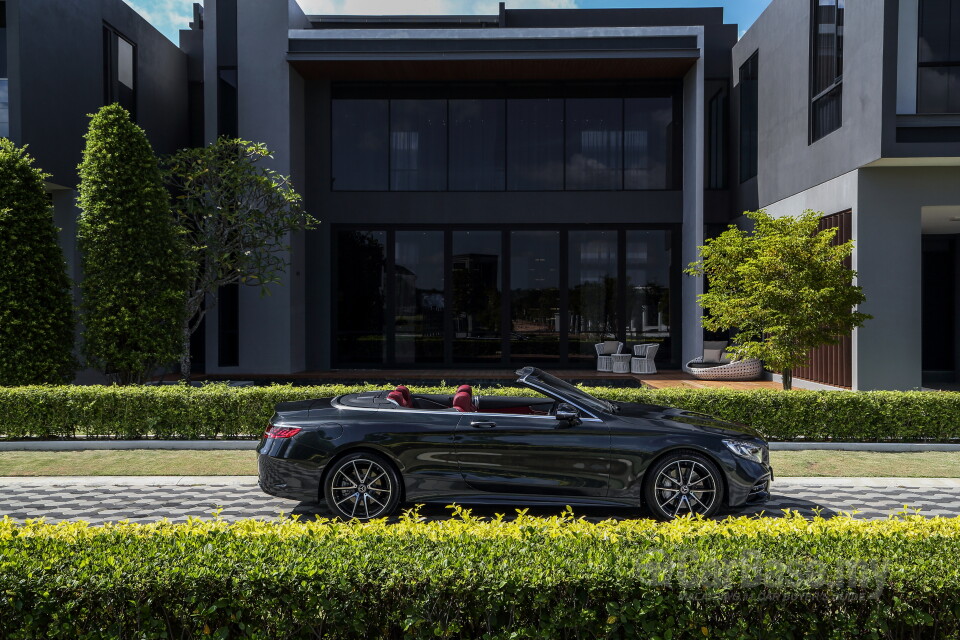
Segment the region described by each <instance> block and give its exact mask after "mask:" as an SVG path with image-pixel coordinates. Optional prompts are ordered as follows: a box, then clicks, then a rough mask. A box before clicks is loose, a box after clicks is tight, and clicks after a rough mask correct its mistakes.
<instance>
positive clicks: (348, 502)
mask: <svg viewBox="0 0 960 640" xmlns="http://www.w3.org/2000/svg"><path fill="white" fill-rule="evenodd" d="M323 494H324V498H325V499H326V501H327V506H329V507H330V510H331V511H333V513H334V514H335V515H336V516H339V517H341V518H348V519H352V518H356V519H358V520H371V519H373V518H382V517H385V516H388V515H390V514H391V513H393V512H394V511H395V510H396V508H397V505H398V504H399V502H400V476H399V474H398V473H397V472H396V470H395V469H394V468H393V465H392V464H391V463H390V462H389V461H387V460H386V459H384V458H383V457H382V456H379V455H377V454H375V453H367V452H362V453H351V454H350V455H347V456H345V457H343V458H341V459H340V460H338V461H337V462H335V463H334V466H333V467H332V468H331V469H330V472H329V473H328V474H327V476H326V480H325V481H324V485H323Z"/></svg>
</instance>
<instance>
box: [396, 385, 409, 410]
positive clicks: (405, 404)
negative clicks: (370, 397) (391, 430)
mask: <svg viewBox="0 0 960 640" xmlns="http://www.w3.org/2000/svg"><path fill="white" fill-rule="evenodd" d="M395 393H399V394H400V396H401V397H402V398H403V401H402V402H401V403H400V406H401V407H408V408H412V407H413V396H411V395H410V389H407V388H406V387H405V386H403V385H402V384H401V385H400V386H398V387H397V389H396V391H395Z"/></svg>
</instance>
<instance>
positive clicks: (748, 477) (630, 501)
mask: <svg viewBox="0 0 960 640" xmlns="http://www.w3.org/2000/svg"><path fill="white" fill-rule="evenodd" d="M517 376H518V380H517V382H518V383H519V384H520V385H522V386H525V387H527V388H529V389H532V390H534V391H535V392H537V393H538V394H539V397H519V396H515V397H510V396H499V395H498V396H482V397H481V395H480V394H479V393H475V392H474V390H473V387H471V386H469V385H462V386H460V387H459V388H458V389H457V392H456V393H454V394H448V395H428V394H414V393H411V392H410V391H409V389H407V387H405V386H400V387H397V388H396V389H395V390H392V391H368V392H363V393H352V394H345V395H341V396H337V397H335V398H322V399H317V400H304V401H298V402H283V403H280V404H279V405H277V407H276V413H275V414H274V416H273V419H272V420H271V422H270V425H269V426H268V428H267V430H266V433H264V436H263V438H262V439H261V441H260V444H259V446H258V447H257V452H258V466H259V481H260V487H261V488H262V489H263V491H265V492H266V493H268V494H271V495H274V496H279V497H282V498H291V499H294V500H300V501H304V502H318V501H325V502H326V504H327V505H328V506H329V508H330V509H331V510H332V511H333V513H334V514H335V515H336V516H338V517H341V518H357V519H361V520H369V519H372V518H381V517H385V516H388V515H390V514H393V513H395V512H396V511H397V510H398V509H399V507H400V505H401V504H403V503H440V504H451V503H457V504H465V505H466V504H472V505H503V506H517V507H527V506H550V505H556V506H564V505H571V506H594V507H596V506H611V507H613V506H619V507H640V506H643V505H646V507H647V508H648V509H649V510H650V511H651V512H652V514H653V516H654V517H656V518H660V519H670V518H674V517H677V516H682V515H685V514H700V515H703V516H711V515H714V514H716V513H717V512H718V511H720V510H721V509H730V508H737V507H742V506H745V505H754V504H759V503H762V502H764V501H765V500H766V499H767V498H768V496H769V494H768V490H769V486H770V482H771V481H772V480H773V470H772V469H771V468H770V460H769V453H768V447H767V443H766V442H765V441H764V440H763V439H762V438H761V437H760V436H759V435H758V434H757V432H756V431H754V430H753V429H751V428H750V427H747V426H745V425H741V424H736V423H731V422H726V421H722V420H718V419H715V418H711V417H709V416H707V415H703V414H699V413H694V412H691V411H685V410H682V409H673V408H667V407H660V406H654V405H646V404H636V403H628V402H610V401H607V400H601V399H598V398H595V397H593V396H592V395H590V394H589V393H587V392H586V391H584V390H583V389H581V388H578V387H576V386H574V385H572V384H569V383H567V382H565V381H563V380H560V379H559V378H557V377H555V376H553V375H550V374H548V373H545V372H543V371H541V370H539V369H536V368H534V367H525V368H523V369H520V370H518V371H517Z"/></svg>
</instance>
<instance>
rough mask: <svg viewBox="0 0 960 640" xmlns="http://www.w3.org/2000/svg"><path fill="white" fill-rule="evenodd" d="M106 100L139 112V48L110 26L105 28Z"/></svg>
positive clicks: (108, 102)
mask: <svg viewBox="0 0 960 640" xmlns="http://www.w3.org/2000/svg"><path fill="white" fill-rule="evenodd" d="M103 49H104V50H103V57H104V60H105V63H106V64H105V65H104V70H105V72H106V77H105V78H104V82H103V87H104V102H105V103H106V104H111V103H114V102H116V103H119V104H120V106H121V107H123V108H124V109H126V110H127V111H129V112H130V115H131V117H134V118H136V114H137V92H136V75H137V50H136V46H135V45H134V44H133V43H132V42H130V41H129V40H127V39H126V38H124V37H123V36H121V35H120V34H119V33H117V32H116V31H114V30H113V29H111V28H110V27H106V26H105V27H104V28H103Z"/></svg>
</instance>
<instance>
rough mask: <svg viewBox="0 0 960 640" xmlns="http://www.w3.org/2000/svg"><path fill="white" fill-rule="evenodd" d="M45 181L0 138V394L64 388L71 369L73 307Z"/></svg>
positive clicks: (22, 151) (18, 150) (23, 150)
mask: <svg viewBox="0 0 960 640" xmlns="http://www.w3.org/2000/svg"><path fill="white" fill-rule="evenodd" d="M48 177H49V175H48V174H45V173H44V172H43V171H41V170H40V169H38V168H36V167H34V166H33V158H31V157H30V155H28V154H27V151H26V148H18V147H17V146H16V145H14V144H13V143H12V142H11V141H10V140H7V139H6V138H0V386H14V385H26V384H44V383H46V384H63V383H64V382H67V381H69V379H70V378H71V376H72V375H73V371H74V369H75V367H76V362H75V360H74V357H73V342H74V340H73V329H74V315H73V301H72V299H71V294H70V279H69V278H68V277H67V272H66V264H65V263H64V259H63V252H62V251H61V250H60V245H58V244H57V228H56V227H55V226H54V224H53V215H52V213H51V208H50V201H49V200H48V199H47V194H46V192H45V190H44V187H43V182H44V180H45V179H46V178H48Z"/></svg>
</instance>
